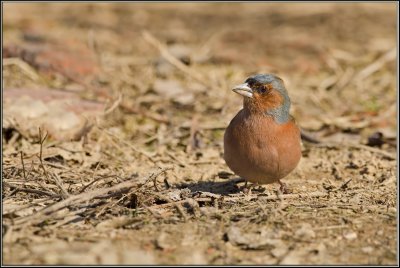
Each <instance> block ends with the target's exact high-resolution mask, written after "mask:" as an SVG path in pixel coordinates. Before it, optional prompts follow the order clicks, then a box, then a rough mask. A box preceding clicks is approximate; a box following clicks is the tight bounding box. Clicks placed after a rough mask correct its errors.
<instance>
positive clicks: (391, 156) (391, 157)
mask: <svg viewBox="0 0 400 268" xmlns="http://www.w3.org/2000/svg"><path fill="white" fill-rule="evenodd" d="M314 146H315V147H334V148H340V147H343V146H345V147H349V148H356V149H360V150H367V151H370V152H373V153H377V154H381V155H383V156H384V157H386V158H388V159H389V160H396V156H395V155H394V154H391V153H389V152H386V151H384V150H381V149H378V148H373V147H369V146H366V145H363V144H348V143H331V142H324V143H320V144H316V145H314Z"/></svg>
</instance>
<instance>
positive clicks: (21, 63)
mask: <svg viewBox="0 0 400 268" xmlns="http://www.w3.org/2000/svg"><path fill="white" fill-rule="evenodd" d="M7 65H16V66H18V67H19V68H21V70H23V71H24V72H25V73H26V74H27V75H28V76H29V77H30V78H31V79H32V80H33V81H39V80H41V77H40V76H39V75H38V74H37V73H36V71H35V69H34V68H33V67H32V66H30V65H29V64H28V63H27V62H25V61H24V60H22V59H20V58H6V59H3V66H7Z"/></svg>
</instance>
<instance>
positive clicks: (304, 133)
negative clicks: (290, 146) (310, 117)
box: [300, 129, 320, 143]
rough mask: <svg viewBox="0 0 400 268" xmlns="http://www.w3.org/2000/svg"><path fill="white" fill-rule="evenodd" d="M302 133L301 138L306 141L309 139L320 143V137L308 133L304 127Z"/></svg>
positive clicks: (311, 141)
mask: <svg viewBox="0 0 400 268" xmlns="http://www.w3.org/2000/svg"><path fill="white" fill-rule="evenodd" d="M300 134H301V139H302V140H304V141H308V142H310V143H320V141H319V140H318V139H316V138H314V137H312V136H311V135H309V134H308V133H306V132H305V130H304V129H300Z"/></svg>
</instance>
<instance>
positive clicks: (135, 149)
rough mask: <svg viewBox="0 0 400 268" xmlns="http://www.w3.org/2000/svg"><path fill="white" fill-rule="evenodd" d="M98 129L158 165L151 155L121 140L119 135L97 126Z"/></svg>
mask: <svg viewBox="0 0 400 268" xmlns="http://www.w3.org/2000/svg"><path fill="white" fill-rule="evenodd" d="M97 128H98V129H100V130H101V131H104V132H105V133H106V134H108V135H110V136H111V137H113V138H115V139H117V140H118V141H119V142H121V143H123V144H125V145H127V146H129V147H130V148H131V149H132V150H133V151H135V152H137V153H139V154H141V155H143V156H145V157H146V158H147V159H149V160H150V161H151V162H153V163H154V164H156V165H157V163H156V161H154V159H153V157H152V156H151V155H149V154H148V153H147V152H144V151H142V150H139V149H137V148H136V147H135V146H133V145H132V144H130V143H129V142H126V141H124V140H123V139H121V138H120V137H118V136H117V135H115V134H113V133H111V132H109V131H108V130H106V129H103V128H101V127H99V126H97ZM157 166H158V165H157Z"/></svg>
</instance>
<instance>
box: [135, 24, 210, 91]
mask: <svg viewBox="0 0 400 268" xmlns="http://www.w3.org/2000/svg"><path fill="white" fill-rule="evenodd" d="M142 35H143V38H144V39H145V40H146V41H147V42H148V43H150V44H151V45H152V46H154V47H155V48H157V49H158V50H159V51H160V53H161V55H162V56H163V57H164V58H165V59H166V60H167V61H168V62H169V63H171V64H172V65H173V66H175V67H176V68H177V69H179V70H180V71H182V72H184V73H185V74H187V75H189V76H190V77H192V78H194V79H195V80H197V81H198V82H200V83H202V84H203V85H205V86H207V87H214V86H213V85H210V83H208V79H205V78H204V77H202V76H201V75H199V74H198V73H196V72H194V71H193V70H191V69H190V68H189V67H187V66H186V65H185V64H183V63H182V62H181V61H180V60H178V59H177V58H176V57H174V56H173V55H172V54H171V53H170V52H169V51H168V48H167V47H166V46H165V45H164V44H162V43H161V42H160V41H159V40H157V39H156V38H155V37H154V36H153V35H152V34H151V33H149V32H148V31H143V33H142Z"/></svg>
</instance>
